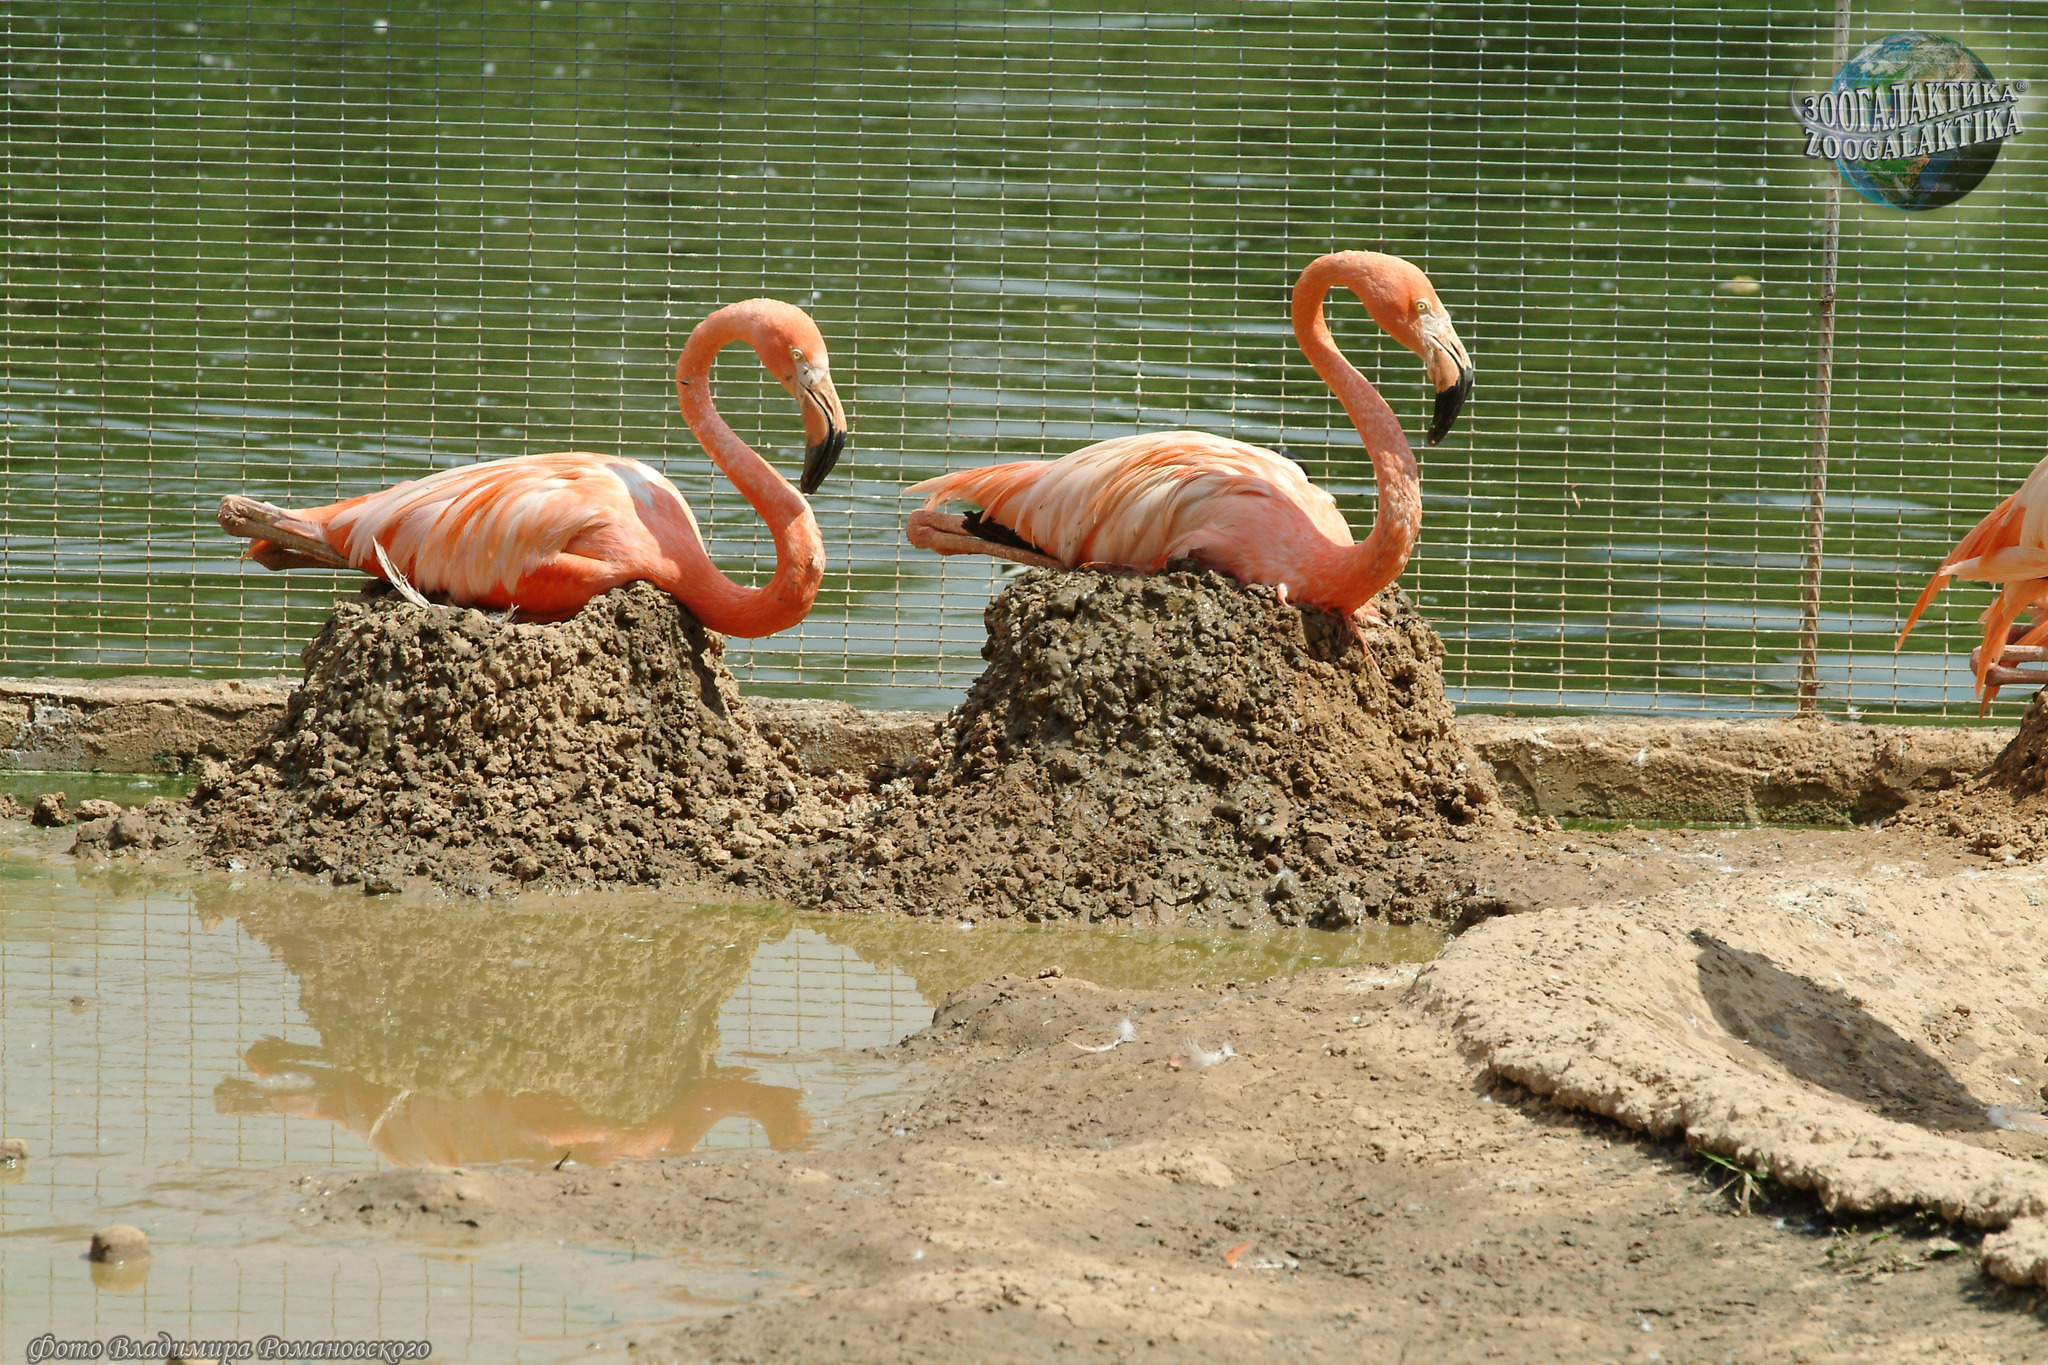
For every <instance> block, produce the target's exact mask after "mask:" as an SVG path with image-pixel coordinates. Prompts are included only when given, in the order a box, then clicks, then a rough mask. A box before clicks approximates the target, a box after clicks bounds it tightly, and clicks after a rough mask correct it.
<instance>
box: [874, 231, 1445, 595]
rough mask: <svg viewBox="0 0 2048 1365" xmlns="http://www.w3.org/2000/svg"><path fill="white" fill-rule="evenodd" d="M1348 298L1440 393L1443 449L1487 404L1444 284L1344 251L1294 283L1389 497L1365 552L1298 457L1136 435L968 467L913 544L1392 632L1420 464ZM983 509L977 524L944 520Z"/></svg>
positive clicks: (925, 517)
mask: <svg viewBox="0 0 2048 1365" xmlns="http://www.w3.org/2000/svg"><path fill="white" fill-rule="evenodd" d="M1339 285H1342V286H1344V287H1345V288H1347V289H1349V290H1351V292H1352V293H1354V294H1356V295H1357V296H1358V298H1359V300H1360V301H1361V302H1362V303H1364V304H1365V307H1366V311H1367V312H1369V313H1370V314H1371V315H1372V319H1373V321H1374V322H1377V323H1378V324H1379V325H1380V327H1381V328H1382V329H1384V330H1385V331H1386V332H1387V333H1388V335H1390V336H1392V337H1393V338H1394V339H1395V340H1396V341H1398V342H1400V343H1401V344H1402V345H1403V346H1406V347H1407V348H1408V349H1409V350H1411V351H1413V352H1415V353H1416V354H1417V355H1419V356H1421V357H1422V362H1423V364H1424V365H1425V366H1426V367H1427V369H1428V372H1429V379H1430V382H1431V384H1433V385H1434V386H1435V388H1436V412H1435V416H1434V420H1432V421H1431V423H1430V428H1429V443H1430V444H1431V445H1435V444H1436V443H1437V442H1438V441H1440V440H1442V439H1443V438H1444V436H1445V434H1446V433H1448V432H1449V431H1450V429H1451V424H1452V423H1453V422H1454V421H1456V420H1457V417H1458V411H1459V409H1460V408H1461V407H1463V406H1464V403H1465V399H1466V396H1467V395H1468V394H1470V392H1471V391H1472V358H1471V357H1470V356H1469V355H1467V354H1466V353H1465V347H1464V343H1462V342H1460V341H1459V340H1458V334H1457V332H1456V331H1455V330H1453V329H1452V327H1451V318H1450V314H1449V313H1448V312H1446V311H1445V309H1444V305H1443V301H1442V300H1441V299H1439V298H1437V296H1436V290H1435V288H1433V287H1432V286H1431V285H1430V282H1429V277H1428V276H1427V275H1425V274H1423V273H1422V271H1421V270H1419V269H1417V268H1416V267H1415V266H1414V265H1411V264H1410V263H1409V262H1407V261H1404V260H1402V259H1401V258H1400V257H1398V256H1385V255H1381V254H1380V253H1379V252H1376V251H1340V252H1337V253H1335V254H1333V255H1329V256H1323V257H1320V258H1318V259H1317V260H1315V261H1312V262H1310V263H1309V266H1308V268H1307V269H1306V270H1304V271H1302V272H1301V278H1300V279H1299V280H1298V281H1297V282H1296V283H1295V286H1294V335H1295V339H1296V340H1297V341H1298V342H1299V343H1300V345H1301V349H1302V352H1303V353H1304V354H1305V355H1307V356H1308V360H1309V363H1310V364H1311V365H1313V366H1315V369H1316V373H1317V374H1319V375H1321V376H1322V377H1323V380H1324V382H1325V383H1327V384H1328V385H1329V386H1330V388H1331V390H1332V391H1333V392H1334V393H1335V394H1336V395H1337V400H1338V401H1339V402H1341V403H1342V404H1343V405H1344V411H1345V412H1347V413H1349V414H1350V417H1351V422H1352V425H1354V426H1355V427H1357V428H1358V434H1359V436H1360V438H1361V439H1363V440H1364V442H1365V449H1366V453H1367V454H1368V455H1369V456H1370V457H1371V458H1372V465H1373V474H1374V476H1375V478H1376V480H1377V482H1378V486H1379V515H1378V518H1377V520H1375V521H1374V523H1373V528H1372V533H1371V534H1370V535H1368V536H1367V537H1366V538H1365V540H1364V542H1363V543H1360V544H1353V543H1352V539H1351V528H1350V527H1349V526H1348V525H1346V524H1345V521H1344V516H1343V514H1342V513H1341V512H1339V511H1338V510H1337V504H1336V502H1335V501H1333V500H1332V499H1331V497H1330V495H1329V494H1328V493H1326V492H1324V491H1323V490H1322V489H1320V488H1318V487H1316V486H1315V485H1314V484H1312V483H1310V482H1309V481H1308V479H1307V478H1305V477H1304V476H1303V474H1302V472H1301V468H1300V466H1298V465H1296V464H1295V463H1294V461H1292V460H1290V459H1288V458H1287V457H1286V456H1284V455H1280V454H1278V453H1276V452H1274V451H1271V450H1266V449H1263V448H1262V447H1259V446H1255V445H1247V444H1246V443H1244V442H1243V441H1233V440H1229V439H1226V438H1224V437H1221V436H1211V435H1208V434H1207V433H1205V432H1199V431H1164V432H1155V433H1151V434H1148V435H1142V436H1120V437H1117V438H1116V439H1114V440H1109V441H1102V442H1099V443H1097V444H1095V445H1092V446H1089V447H1087V448H1086V449H1084V450H1077V451H1075V452H1074V453H1073V454H1071V455H1067V456H1064V457H1062V458H1060V459H1057V460H1032V461H1023V462H1019V463H1016V464H999V465H990V466H988V467H986V468H982V469H965V470H959V471H957V472H955V473H952V474H943V475H940V476H939V477H938V478H935V479H926V480H925V481H924V482H923V483H920V484H917V485H915V486H913V487H912V488H911V489H910V490H909V491H910V492H911V493H922V494H923V495H924V505H923V507H921V508H920V509H919V510H918V511H916V512H913V513H912V514H911V516H910V521H909V524H908V525H907V526H906V527H905V533H906V534H907V535H908V536H909V538H910V543H911V544H913V545H916V546H918V547H920V548H922V549H926V550H932V551H936V552H937V553H939V554H942V555H958V554H984V555H994V556H996V557H998V558H1001V559H1009V560H1014V561H1016V562H1017V563H1019V564H1031V565H1037V566H1040V567H1044V568H1066V569H1071V568H1077V567H1081V566H1085V565H1103V566H1117V567H1122V568H1128V569H1136V570H1138V571H1140V572H1143V573H1156V572H1158V570H1159V569H1160V568H1162V567H1163V566H1164V565H1165V564H1166V562H1167V561H1168V560H1170V559H1175V558H1180V557H1188V558H1192V559H1194V560H1196V561H1198V562H1200V563H1202V564H1205V565H1207V566H1208V567H1210V568H1213V569H1219V570H1221V571H1223V572H1224V573H1227V574H1229V575H1230V576H1231V577H1233V578H1235V579H1237V580H1238V581H1239V582H1241V583H1263V584H1267V585H1268V586H1270V587H1272V588H1274V589H1276V590H1277V591H1278V593H1279V596H1280V600H1281V601H1282V602H1283V603H1284V602H1286V601H1288V600H1289V598H1290V597H1291V598H1292V599H1293V600H1295V601H1297V602H1305V603H1307V604H1309V605H1311V606H1316V607H1321V608H1324V609H1325V610H1327V611H1331V612H1335V613H1336V614H1337V615H1339V616H1341V617H1343V618H1345V619H1346V620H1349V621H1352V622H1353V623H1354V626H1353V629H1354V630H1356V623H1358V622H1371V621H1373V620H1376V619H1377V615H1378V614H1377V612H1376V611H1375V610H1374V608H1373V606H1372V600H1373V597H1374V596H1375V595H1376V594H1377V593H1378V592H1379V590H1380V589H1381V588H1384V587H1386V586H1387V585H1388V584H1389V583H1392V582H1393V581H1394V580H1395V579H1396V578H1398V577H1399V576H1400V574H1401V570H1402V568H1403V566H1405V565H1406V564H1407V563H1408V555H1409V553H1410V552H1411V551H1412V550H1413V549H1414V548H1415V538H1416V536H1417V534H1418V533H1419V532H1420V530H1421V526H1422V490H1421V486H1420V484H1419V483H1418V482H1417V479H1416V471H1415V452H1414V451H1413V450H1412V449H1411V448H1410V446H1409V444H1408V438H1407V437H1406V436H1405V435H1403V434H1402V431H1401V423H1400V419H1399V418H1397V417H1395V416H1394V410H1393V409H1392V408H1390V407H1388V406H1387V402H1386V400H1385V399H1383V398H1381V397H1380V395H1379V392H1378V390H1376V389H1374V388H1373V386H1372V384H1371V382H1370V381H1368V380H1367V379H1366V377H1365V376H1364V375H1362V374H1360V373H1359V372H1358V371H1357V369H1356V368H1354V367H1353V366H1352V364H1351V362H1350V361H1348V360H1346V359H1345V358H1344V355H1343V353H1342V352H1341V351H1339V350H1338V349H1337V344H1336V342H1334V341H1333V340H1331V338H1330V328H1329V325H1328V324H1327V323H1326V322H1325V321H1324V320H1323V299H1324V297H1325V296H1326V295H1328V294H1329V292H1330V291H1331V290H1332V289H1334V288H1336V287H1337V286H1339ZM949 502H964V503H969V504H972V505H973V507H974V508H975V510H973V511H970V512H968V513H966V514H965V515H964V516H963V515H958V514H954V513H947V512H942V511H939V510H938V509H939V508H940V507H942V506H944V505H945V504H946V503H949Z"/></svg>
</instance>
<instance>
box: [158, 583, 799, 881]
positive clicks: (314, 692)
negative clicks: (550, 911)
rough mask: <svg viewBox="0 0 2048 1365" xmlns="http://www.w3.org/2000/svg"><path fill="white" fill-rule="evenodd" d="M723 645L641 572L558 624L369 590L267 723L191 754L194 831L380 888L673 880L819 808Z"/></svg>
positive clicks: (787, 828) (216, 842)
mask: <svg viewBox="0 0 2048 1365" xmlns="http://www.w3.org/2000/svg"><path fill="white" fill-rule="evenodd" d="M723 652H724V640H723V638H722V637H720V636H718V635H716V634H715V633H712V632H709V631H706V630H705V629H703V627H702V626H700V625H698V624H697V622H696V620H695V619H694V618H692V617H691V616H690V615H689V613H688V612H687V611H685V610H684V609H683V608H682V607H681V606H680V605H679V604H677V603H676V602H675V600H674V599H672V598H670V597H669V596H667V595H666V594H664V593H662V592H660V591H658V590H657V589H655V588H653V587H651V586H649V585H647V584H644V583H639V584H633V585H631V586H629V587H625V588H620V589H617V590H616V591H614V592H611V593H609V594H607V595H606V596H604V597H603V598H600V599H599V600H598V601H596V602H594V603H592V604H591V605H590V606H589V607H587V608H585V609H584V611H583V612H582V613H581V614H579V615H578V616H576V617H575V618H574V619H573V620H570V621H568V622H564V623H562V624H560V625H516V624H512V625H508V624H504V623H501V622H498V621H495V620H493V619H491V618H489V617H486V616H485V615H484V614H483V613H481V612H477V611H453V610H447V609H433V610H422V609H419V608H416V607H413V606H411V605H409V604H407V603H406V602H404V601H403V600H402V599H401V598H399V597H398V596H397V595H396V594H395V593H392V592H390V591H389V590H387V589H385V588H384V587H383V586H382V585H372V586H371V587H369V588H366V589H365V590H364V592H363V594H362V595H361V596H360V597H358V598H357V599H355V600H354V601H350V602H344V603H342V604H341V605H340V606H338V607H336V609H335V611H334V614H333V616H332V617H331V618H329V620H328V623H327V626H326V628H325V629H324V630H322V631H321V633H320V635H319V637H318V638H316V639H315V640H314V641H313V642H312V643H311V644H309V645H308V646H307V647H306V650H305V665H306V676H305V681H304V683H303V684H302V685H301V686H300V687H298V688H297V689H295V690H294V691H293V693H292V695H291V700H290V703H289V705H288V706H287V708H286V713H285V718H284V721H283V722H282V724H281V725H280V726H279V727H278V730H277V731H276V732H275V733H273V735H272V736H271V737H270V738H268V739H266V740H265V741H264V742H263V743H261V744H259V745H258V746H257V747H256V748H255V750H254V751H253V752H251V753H250V754H249V755H247V756H246V757H245V758H243V759H242V760H241V761H240V762H238V763H237V764H235V765H233V766H229V765H225V764H217V763H209V764H203V765H202V767H201V771H200V779H199V783H198V785H197V787H196V788H195V789H194V792H193V796H192V801H193V806H194V808H195V810H196V811H197V818H196V820H195V822H194V824H195V834H196V837H197V839H198V841H199V846H200V848H201V849H202V850H203V853H204V855H205V856H206V857H207V858H208V859H210V860H211V861H213V862H215V863H216V864H244V865H249V866H257V867H261V868H264V869H267V870H271V871H278V870H285V869H290V870H294V871H298V872H303V873H307V874H311V875H313V876H316V877H321V878H324V879H328V880H331V881H332V882H333V883H334V884H335V885H361V886H362V887H363V888H364V889H365V890H368V891H373V892H380V891H391V890H396V889H399V888H400V887H402V886H403V885H404V884H405V883H406V882H407V881H408V880H409V879H413V878H419V879H424V880H425V881H428V882H431V883H434V884H437V885H440V886H442V887H444V888H447V889H449V890H454V891H460V892H467V893H471V894H488V893H490V892H495V891H503V890H509V889H516V888H518V887H520V886H525V885H536V886H549V887H573V886H576V885H581V884H597V883H625V884H650V883H666V882H673V883H680V884H682V885H684V886H689V887H694V888H695V889H696V890H697V891H698V893H699V894H716V893H717V890H718V888H719V887H720V885H721V884H722V880H723V879H722V875H721V874H722V869H724V868H725V867H726V866H727V865H729V864H730V863H732V861H733V860H734V858H735V857H744V856H745V855H746V854H748V853H751V852H752V851H754V850H755V849H757V848H760V847H763V846H766V845H769V844H773V843H777V842H779V841H780V840H781V839H782V838H784V837H786V836H787V835H788V834H789V833H790V832H791V831H792V830H795V829H797V828H800V827H802V826H803V825H804V824H805V823H806V822H809V823H811V824H821V823H823V822H824V820H825V818H826V816H825V812H824V810H823V808H822V806H821V804H820V798H819V795H818V790H819V788H818V784H817V783H816V782H815V781H813V780H812V779H810V778H809V777H808V776H807V775H805V774H804V773H803V772H802V771H801V767H800V765H799V764H798V762H797V760H796V759H795V757H794V756H793V754H791V753H789V752H787V751H786V750H785V751H784V752H780V753H778V752H774V751H771V750H770V748H769V746H768V744H767V742H766V741H765V740H763V739H762V737H761V735H760V734H759V733H758V732H757V731H756V730H755V729H754V727H753V724H752V722H751V721H750V720H749V718H748V715H747V709H746V703H745V702H744V700H742V698H741V697H740V694H739V688H738V685H737V684H736V683H735V682H734V680H733V677H732V674H731V673H730V672H729V671H728V670H727V669H726V668H725V666H724V663H723Z"/></svg>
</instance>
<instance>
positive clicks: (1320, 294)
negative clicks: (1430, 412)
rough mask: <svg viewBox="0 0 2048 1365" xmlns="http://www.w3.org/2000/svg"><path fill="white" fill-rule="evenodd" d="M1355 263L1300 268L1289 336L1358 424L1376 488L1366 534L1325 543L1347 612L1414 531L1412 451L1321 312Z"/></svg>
mask: <svg viewBox="0 0 2048 1365" xmlns="http://www.w3.org/2000/svg"><path fill="white" fill-rule="evenodd" d="M1359 268H1360V267H1358V266H1357V265H1356V264H1355V263H1353V262H1349V261H1346V260H1345V259H1344V258H1343V257H1341V256H1337V257H1330V256H1325V257H1323V258H1322V259H1321V260H1318V261H1315V262H1314V263H1312V264H1311V265H1310V266H1309V267H1308V269H1306V270H1304V271H1302V272H1301V279H1300V280H1299V281H1297V282H1296V283H1295V286H1294V339H1295V341H1296V342H1298V343H1299V344H1300V346H1301V351H1302V354H1303V355H1305V356H1307V357H1308V363H1309V364H1311V365H1313V366H1315V370H1316V373H1317V374H1319V375H1321V376H1322V377H1323V382H1324V383H1326V384H1328V385H1329V386H1330V391H1331V392H1332V393H1334V394H1336V395H1337V401H1338V402H1340V403H1342V404H1343V405H1344V411H1345V412H1346V413H1347V414H1349V415H1350V418H1351V425H1352V426H1354V427H1356V428H1358V435H1359V439H1360V440H1362V441H1364V442H1365V453H1366V454H1367V456H1369V457H1370V458H1371V460H1372V472H1373V480H1374V482H1375V483H1376V484H1377V485H1378V491H1379V512H1378V515H1377V516H1376V517H1375V518H1374V519H1373V524H1372V533H1371V534H1370V535H1368V536H1367V537H1366V538H1365V540H1364V542H1363V543H1361V544H1357V545H1344V546H1335V545H1333V546H1331V547H1330V553H1329V557H1328V561H1327V563H1328V570H1329V575H1330V581H1331V584H1332V586H1333V594H1332V598H1333V600H1334V601H1337V602H1341V603H1343V604H1344V605H1345V610H1347V611H1356V610H1357V609H1358V608H1360V607H1362V606H1364V605H1365V604H1366V603H1368V602H1370V601H1372V599H1373V598H1374V596H1376V595H1377V594H1378V593H1379V590H1380V589H1381V588H1384V587H1386V586H1387V585H1388V584H1389V583H1392V582H1393V581H1394V580H1395V579H1396V578H1398V577H1400V576H1401V570H1402V569H1403V568H1405V567H1406V566H1407V563H1408V556H1409V555H1410V554H1411V553H1413V551H1414V549H1415V542H1416V539H1417V538H1418V537H1419V536H1420V535H1421V534H1422V484H1421V480H1420V479H1419V478H1418V477H1417V474H1416V467H1415V451H1414V449H1413V448H1412V447H1411V446H1410V445H1409V444H1408V437H1407V435H1406V434H1405V433H1403V432H1402V430H1401V421H1400V419H1399V418H1398V417H1396V416H1395V415H1394V410H1393V409H1392V408H1390V407H1388V406H1387V400H1386V399H1384V398H1382V397H1380V394H1379V390H1378V389H1375V388H1374V387H1373V386H1372V381H1370V380H1368V379H1367V378H1366V377H1365V376H1364V375H1362V374H1360V373H1359V372H1358V370H1357V368H1356V367H1355V366H1353V365H1352V363H1351V362H1350V361H1348V360H1346V359H1345V358H1344V353H1343V352H1342V351H1340V350H1338V349H1337V343H1336V342H1335V341H1334V340H1332V339H1331V337H1330V327H1329V324H1328V323H1327V322H1325V321H1324V319H1323V300H1324V298H1325V297H1327V296H1328V294H1329V292H1330V291H1331V290H1332V289H1334V288H1336V287H1337V286H1338V285H1340V284H1341V285H1345V286H1347V287H1349V286H1351V283H1352V280H1351V277H1352V276H1353V275H1355V273H1356V272H1357V270H1358V269H1359Z"/></svg>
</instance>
